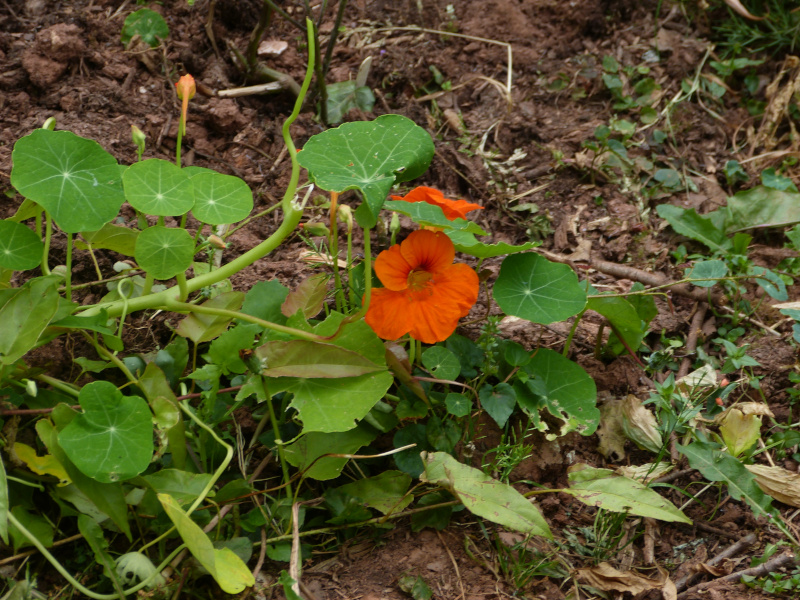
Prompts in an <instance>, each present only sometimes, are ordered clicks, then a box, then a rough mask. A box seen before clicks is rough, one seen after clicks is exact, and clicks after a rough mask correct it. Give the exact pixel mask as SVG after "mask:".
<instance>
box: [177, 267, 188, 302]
mask: <svg viewBox="0 0 800 600" xmlns="http://www.w3.org/2000/svg"><path fill="white" fill-rule="evenodd" d="M175 279H176V280H177V282H178V291H179V292H180V294H179V295H178V299H179V300H180V301H181V302H186V301H187V300H188V299H189V288H188V287H187V286H186V273H178V274H177V275H175Z"/></svg>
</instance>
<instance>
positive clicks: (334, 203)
mask: <svg viewBox="0 0 800 600" xmlns="http://www.w3.org/2000/svg"><path fill="white" fill-rule="evenodd" d="M338 213H339V193H338V192H331V209H330V217H331V235H330V243H329V245H330V248H331V260H332V263H331V266H332V267H333V285H334V287H335V288H336V310H338V311H339V312H342V311H343V310H344V293H343V292H342V276H341V275H340V273H339V227H338V223H339V214H338Z"/></svg>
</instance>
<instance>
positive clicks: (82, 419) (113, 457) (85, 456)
mask: <svg viewBox="0 0 800 600" xmlns="http://www.w3.org/2000/svg"><path fill="white" fill-rule="evenodd" d="M78 402H79V403H80V405H81V409H82V410H83V412H82V413H80V414H78V416H76V417H75V418H74V419H73V420H72V422H71V423H70V424H69V425H67V426H66V427H65V428H64V429H63V430H62V431H61V432H60V433H59V434H58V442H59V444H60V445H61V447H62V448H63V449H64V452H66V454H67V456H68V457H69V459H70V460H71V461H72V462H73V463H75V466H76V467H78V468H79V469H80V470H81V471H82V472H83V473H85V474H86V475H88V476H89V477H91V478H93V479H96V480H97V481H100V482H103V483H112V482H115V481H125V480H126V479H130V478H131V477H134V476H136V475H138V474H139V473H141V472H142V471H144V470H145V469H146V468H147V466H148V465H149V464H150V459H151V458H152V456H153V416H152V414H151V413H150V409H149V408H148V407H147V403H146V402H145V401H144V400H142V399H141V398H140V397H138V396H123V395H122V392H120V391H119V390H118V389H117V388H116V386H115V385H114V384H112V383H110V382H108V381H95V382H92V383H89V384H87V385H85V386H84V387H83V388H82V389H81V392H80V395H79V396H78Z"/></svg>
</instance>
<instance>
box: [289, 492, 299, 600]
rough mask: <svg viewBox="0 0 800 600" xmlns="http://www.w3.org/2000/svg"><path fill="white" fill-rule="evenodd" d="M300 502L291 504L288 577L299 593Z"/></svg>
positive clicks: (293, 588) (293, 587) (295, 590)
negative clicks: (290, 541) (290, 548)
mask: <svg viewBox="0 0 800 600" xmlns="http://www.w3.org/2000/svg"><path fill="white" fill-rule="evenodd" d="M298 521H300V502H295V503H294V504H292V551H291V553H290V555H289V577H291V578H292V579H294V584H293V585H292V590H294V593H295V594H297V595H298V596H299V595H300V523H299V522H298Z"/></svg>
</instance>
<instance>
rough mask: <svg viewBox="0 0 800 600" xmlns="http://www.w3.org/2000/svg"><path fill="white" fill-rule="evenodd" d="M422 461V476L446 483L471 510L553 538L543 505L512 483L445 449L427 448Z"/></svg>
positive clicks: (441, 483) (428, 479) (496, 520)
mask: <svg viewBox="0 0 800 600" xmlns="http://www.w3.org/2000/svg"><path fill="white" fill-rule="evenodd" d="M422 461H423V464H424V465H425V472H424V473H423V474H422V475H421V476H420V480H421V481H425V482H429V483H435V484H438V485H441V486H443V487H446V488H447V489H449V490H450V491H451V492H453V494H455V495H456V497H457V498H458V499H459V500H460V501H461V502H462V503H463V504H464V506H465V507H466V508H467V509H468V510H469V511H470V512H472V513H474V514H476V515H478V516H480V517H483V518H485V519H488V520H489V521H492V522H494V523H498V524H500V525H502V526H503V527H508V528H509V529H513V530H515V531H521V532H522V533H525V534H529V535H541V536H543V537H546V538H548V539H552V537H553V535H552V534H551V533H550V528H549V527H548V526H547V522H546V521H545V520H544V518H543V517H542V514H541V513H540V512H539V509H537V508H536V506H534V505H533V504H532V503H531V502H530V501H529V500H527V499H526V498H525V497H524V496H523V495H522V494H520V493H519V492H518V491H517V490H515V489H514V488H513V487H511V486H510V485H506V484H505V483H502V482H500V481H497V480H496V479H492V478H491V477H489V476H488V475H486V474H485V473H484V472H483V471H480V470H479V469H473V468H472V467H469V466H467V465H463V464H461V463H459V462H458V461H457V460H456V459H455V458H453V457H452V456H450V455H449V454H446V453H444V452H423V453H422Z"/></svg>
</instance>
